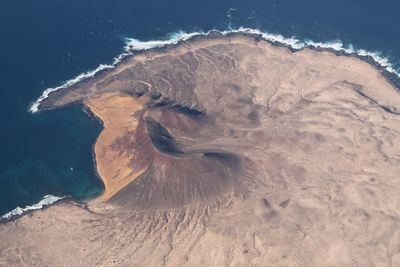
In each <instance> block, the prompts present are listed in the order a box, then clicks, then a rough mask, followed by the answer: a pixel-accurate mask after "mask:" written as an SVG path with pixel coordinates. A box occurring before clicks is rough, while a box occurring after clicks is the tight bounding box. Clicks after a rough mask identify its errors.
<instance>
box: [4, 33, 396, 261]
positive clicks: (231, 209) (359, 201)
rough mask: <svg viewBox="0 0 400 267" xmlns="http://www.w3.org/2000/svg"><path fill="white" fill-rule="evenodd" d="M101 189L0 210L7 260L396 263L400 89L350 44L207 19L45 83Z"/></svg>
mask: <svg viewBox="0 0 400 267" xmlns="http://www.w3.org/2000/svg"><path fill="white" fill-rule="evenodd" d="M75 103H82V104H83V105H84V107H85V108H86V109H88V110H89V111H90V112H91V113H92V114H93V115H94V116H96V117H98V118H99V119H100V120H101V121H102V123H103V126H104V129H103V131H102V133H101V134H100V136H99V137H98V139H97V141H96V143H95V146H94V156H95V162H96V169H97V172H98V175H99V177H100V178H101V179H102V181H103V182H104V185H105V191H104V194H103V195H102V197H101V198H99V199H95V200H93V201H89V202H88V203H84V204H82V203H76V202H74V201H72V200H68V201H64V202H61V203H59V204H56V205H53V206H51V207H49V208H47V209H44V210H39V211H35V212H33V213H30V214H29V215H28V216H22V217H20V218H17V219H15V220H11V221H9V222H6V223H4V224H1V225H0V239H1V240H2V242H0V266H23V265H29V266H32V265H33V264H36V265H37V266H63V265H65V266H349V265H358V266H367V265H371V264H372V263H374V264H376V265H385V266H397V265H400V243H399V240H400V179H399V173H400V150H399V148H400V116H399V115H400V94H399V91H398V88H397V87H396V84H395V82H393V80H392V78H391V77H390V75H389V74H388V73H386V72H385V71H384V70H382V69H380V68H379V67H377V66H376V65H373V64H370V63H369V62H367V61H365V60H362V59H360V58H358V57H357V56H355V55H343V54H342V55H341V54H338V53H334V52H333V51H330V50H323V49H313V48H304V49H301V50H293V49H290V48H288V47H285V46H283V45H279V44H276V43H270V42H267V41H265V40H263V39H262V38H260V36H257V35H250V34H240V33H235V34H228V35H221V34H218V33H211V34H209V35H206V36H196V37H193V38H191V39H189V40H187V41H182V42H180V43H178V44H176V45H168V46H166V47H164V48H160V49H152V50H148V51H142V52H139V53H136V54H134V55H131V56H128V57H126V58H124V59H123V60H122V61H121V62H120V63H119V64H117V65H116V66H115V68H113V69H107V70H104V71H102V72H99V73H97V74H96V75H94V77H92V78H88V79H85V80H83V81H81V82H79V83H77V84H74V85H72V86H70V87H68V88H64V89H62V90H58V91H55V92H52V93H51V94H50V95H49V97H48V98H46V99H44V100H43V101H42V102H41V103H40V106H39V108H40V109H41V110H48V109H50V110H51V109H55V108H61V107H65V106H67V105H70V104H75Z"/></svg>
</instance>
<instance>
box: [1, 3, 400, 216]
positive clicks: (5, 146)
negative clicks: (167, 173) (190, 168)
mask: <svg viewBox="0 0 400 267" xmlns="http://www.w3.org/2000/svg"><path fill="white" fill-rule="evenodd" d="M399 14H400V1H397V0H380V1H378V0H335V1H317V0H313V1H311V0H308V1H307V0H301V1H300V0H292V1H288V0H280V1H269V0H257V1H256V0H246V1H238V0H229V1H227V0H220V1H216V0H213V1H211V0H201V1H197V0H196V1H194V0H186V1H182V0H169V1H165V0H164V1H161V0H146V1H134V0H114V1H110V0H85V1H78V0H40V1H37V0H2V1H0V101H1V104H0V121H1V122H0V123H1V124H0V215H1V214H4V213H6V212H8V211H10V210H12V209H14V208H15V207H16V206H21V207H23V206H26V205H32V204H33V203H36V202H38V201H39V200H40V199H42V197H43V196H44V195H47V194H52V195H58V196H61V195H71V196H73V197H74V198H76V199H80V200H83V199H87V198H91V197H95V196H96V195H99V194H100V193H101V192H102V184H101V182H100V181H99V180H98V179H97V178H96V176H95V171H94V167H93V160H92V146H93V144H94V142H95V139H96V137H97V135H98V134H99V132H100V131H101V126H100V124H99V123H98V122H97V121H96V120H94V119H92V118H90V117H88V116H87V115H86V114H85V113H84V112H83V111H82V108H81V107H80V106H73V107H68V108H65V109H61V110H56V111H48V112H40V113H38V114H31V113H29V112H28V111H27V110H28V107H29V105H30V103H31V102H32V101H34V100H35V99H36V98H37V97H38V96H40V95H41V93H42V91H43V90H44V89H46V88H48V87H54V86H57V85H60V84H61V83H62V81H64V80H67V79H70V78H72V77H74V76H76V75H78V74H79V73H81V72H83V71H86V70H90V69H93V68H95V67H97V65H98V64H100V63H110V62H111V61H112V59H113V57H114V56H116V55H118V54H120V53H121V52H122V48H123V46H124V38H126V37H133V38H137V39H142V40H149V39H160V38H165V37H166V36H167V35H168V34H169V33H171V32H176V31H179V30H183V31H186V32H192V31H199V30H203V31H207V30H210V29H220V30H225V29H227V28H229V27H239V26H244V27H250V28H259V29H261V30H263V31H267V32H271V33H279V34H282V35H283V36H286V37H291V36H296V37H298V38H300V39H311V40H314V41H320V42H326V41H332V40H341V41H342V42H343V43H344V44H346V45H349V44H352V45H354V46H355V47H357V48H364V49H367V50H370V51H380V52H381V53H382V55H384V56H386V57H388V58H389V59H390V61H391V63H392V64H393V65H394V67H395V68H399V67H400V61H399V59H400V27H399V26H398V25H400V16H399Z"/></svg>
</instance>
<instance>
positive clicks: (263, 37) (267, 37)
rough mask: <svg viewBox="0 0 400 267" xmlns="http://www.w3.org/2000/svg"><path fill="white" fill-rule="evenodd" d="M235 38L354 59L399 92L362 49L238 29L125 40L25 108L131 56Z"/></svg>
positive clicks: (388, 69)
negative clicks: (119, 49) (106, 60)
mask: <svg viewBox="0 0 400 267" xmlns="http://www.w3.org/2000/svg"><path fill="white" fill-rule="evenodd" d="M235 36H245V37H249V38H253V39H254V40H255V41H256V42H260V41H264V42H267V43H268V44H271V45H273V46H276V47H284V48H286V49H288V50H289V51H291V52H293V53H296V52H299V51H302V50H304V49H310V50H313V51H317V52H329V53H332V54H334V55H336V56H347V57H353V58H357V59H359V60H361V61H363V62H366V63H368V64H370V65H372V66H373V67H374V68H376V69H377V70H378V71H379V72H380V73H381V74H382V76H383V77H385V79H386V80H387V81H388V82H389V83H390V84H391V85H393V86H394V87H395V88H396V89H397V90H398V91H400V74H399V73H398V72H397V71H396V70H394V69H393V67H392V66H391V64H390V63H389V61H388V59H386V58H382V57H380V56H379V55H374V54H377V53H374V52H369V51H367V50H364V49H358V50H354V49H349V48H345V47H344V46H343V44H342V43H330V42H326V43H322V42H314V41H301V40H300V39H298V38H295V37H291V38H286V37H283V36H282V35H279V34H270V33H268V32H262V31H260V30H257V29H250V28H242V27H240V28H238V29H235V30H225V31H219V30H210V31H208V32H193V33H183V32H179V33H178V34H177V37H172V38H171V39H169V40H156V41H147V42H146V41H143V42H142V41H139V40H137V39H129V38H128V39H127V44H126V45H125V47H124V52H123V53H121V54H120V55H118V56H117V57H115V58H114V59H113V62H112V63H111V64H109V65H105V64H100V65H99V66H98V67H97V68H96V69H94V70H92V71H88V72H84V73H81V74H79V75H77V76H76V77H74V78H72V79H70V80H68V81H67V82H65V83H63V84H62V85H60V86H57V87H55V88H47V89H46V90H44V91H43V93H42V95H41V96H40V97H39V98H38V99H37V100H36V101H35V102H34V103H32V104H31V106H30V107H29V111H30V112H31V113H36V112H39V111H43V110H48V109H51V108H46V107H43V106H42V102H43V101H44V100H45V99H47V98H48V97H49V96H50V95H51V94H54V93H55V92H58V93H60V91H63V90H73V88H74V87H75V86H79V85H80V84H81V83H84V82H85V81H86V80H87V79H90V78H96V77H98V76H100V75H103V74H107V73H108V72H109V71H112V70H113V69H115V68H116V67H118V66H119V65H121V64H124V63H125V61H127V60H129V59H130V58H131V57H135V56H139V55H142V54H145V53H151V52H168V51H169V50H171V49H174V48H177V47H179V46H180V45H183V44H185V42H188V41H196V40H199V39H206V40H207V39H215V38H230V37H235ZM130 41H131V42H134V43H135V42H140V44H142V45H141V46H139V47H135V45H134V44H130V43H129V42H130ZM146 44H148V46H146ZM335 47H336V48H335ZM379 61H381V62H379ZM70 87H72V88H70ZM70 104H73V103H70ZM60 107H61V106H60ZM62 107H64V106H62Z"/></svg>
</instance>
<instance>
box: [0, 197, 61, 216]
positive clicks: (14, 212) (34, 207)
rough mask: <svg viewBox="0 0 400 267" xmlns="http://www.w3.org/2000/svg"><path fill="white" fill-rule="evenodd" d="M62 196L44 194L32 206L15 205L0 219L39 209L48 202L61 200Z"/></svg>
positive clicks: (48, 203)
mask: <svg viewBox="0 0 400 267" xmlns="http://www.w3.org/2000/svg"><path fill="white" fill-rule="evenodd" d="M63 198H64V197H57V196H52V195H46V196H44V197H43V199H42V200H40V201H39V202H38V203H36V204H33V205H32V206H26V207H25V208H20V207H16V208H15V209H13V210H12V211H10V212H8V213H6V214H4V215H3V216H1V217H0V219H1V220H5V219H10V218H12V217H14V216H17V215H22V214H23V213H24V212H26V211H30V210H39V209H42V208H43V207H45V206H48V205H50V204H53V203H55V202H57V201H59V200H61V199H63Z"/></svg>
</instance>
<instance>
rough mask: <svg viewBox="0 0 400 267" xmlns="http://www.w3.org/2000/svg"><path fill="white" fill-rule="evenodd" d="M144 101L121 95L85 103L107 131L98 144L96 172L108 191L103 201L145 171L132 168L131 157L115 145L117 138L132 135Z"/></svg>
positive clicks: (117, 94)
mask: <svg viewBox="0 0 400 267" xmlns="http://www.w3.org/2000/svg"><path fill="white" fill-rule="evenodd" d="M144 103H145V100H143V99H135V98H133V97H131V96H128V95H122V94H119V93H106V94H103V95H101V96H100V97H97V98H93V99H90V100H88V101H87V102H85V105H86V106H87V107H88V108H89V109H90V110H91V111H92V112H93V113H94V114H95V115H96V116H97V117H99V118H100V119H101V121H102V122H103V125H104V130H103V131H102V132H101V134H100V136H99V137H98V139H97V141H96V144H95V148H94V150H95V156H96V167H97V172H98V174H99V175H100V177H101V178H102V179H103V182H104V185H105V192H104V194H103V196H102V197H103V200H105V201H107V200H109V199H110V198H111V197H112V196H113V195H115V194H116V193H117V192H118V191H120V190H121V189H122V188H124V187H125V186H126V185H127V184H129V183H130V182H132V181H133V180H134V179H135V178H136V177H138V176H139V175H140V174H142V173H143V172H144V170H138V171H135V170H133V169H132V168H131V166H130V162H131V160H132V159H131V154H130V153H128V151H122V152H121V151H120V150H118V149H117V148H113V145H114V146H116V143H117V142H118V139H119V138H121V137H123V136H124V135H126V134H128V133H133V132H134V131H135V130H136V127H137V123H138V122H137V119H136V118H135V117H134V114H135V112H136V111H138V110H140V109H142V108H143V105H144Z"/></svg>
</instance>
